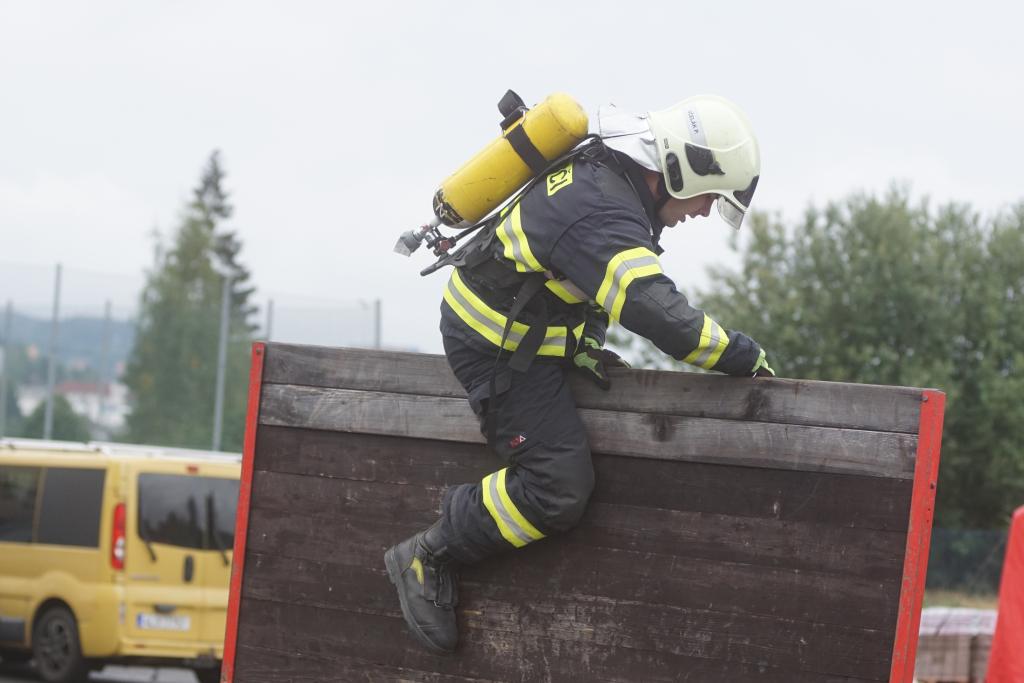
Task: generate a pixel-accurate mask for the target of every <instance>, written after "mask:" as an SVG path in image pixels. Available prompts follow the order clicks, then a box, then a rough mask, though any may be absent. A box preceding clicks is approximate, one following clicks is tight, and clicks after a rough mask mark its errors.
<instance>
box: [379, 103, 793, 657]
mask: <svg viewBox="0 0 1024 683" xmlns="http://www.w3.org/2000/svg"><path fill="white" fill-rule="evenodd" d="M598 130H599V135H600V138H601V139H600V141H598V142H594V143H593V144H589V145H584V146H583V147H582V149H581V151H580V152H579V153H578V154H576V155H575V156H573V157H571V158H570V159H569V160H568V161H567V162H566V163H565V164H564V165H562V166H560V167H558V168H555V169H554V170H551V171H550V172H548V173H547V174H546V176H544V177H542V178H540V179H539V182H537V183H535V184H534V185H533V186H532V187H531V188H530V189H529V190H528V191H527V192H525V193H524V194H523V195H521V196H520V197H519V198H518V199H517V200H516V201H514V202H512V203H511V204H510V205H508V206H507V207H505V208H504V209H503V210H502V211H501V212H499V214H498V215H497V216H496V217H495V218H494V219H493V220H492V221H491V222H490V223H489V225H488V226H487V227H485V228H484V229H483V230H481V232H480V234H479V235H477V237H476V238H475V239H474V241H473V243H471V244H470V247H469V248H468V251H469V253H470V254H471V257H468V258H466V259H463V261H462V262H461V265H460V266H459V267H457V268H455V269H454V270H453V271H452V275H451V279H450V280H449V282H448V284H447V287H446V289H445V292H444V300H443V302H442V304H441V333H442V336H443V341H444V349H445V353H446V355H447V358H448V362H449V364H450V365H451V368H452V370H453V372H454V373H455V376H456V377H457V378H458V380H459V381H460V382H461V384H462V386H463V387H464V388H465V390H466V393H467V394H468V397H469V402H470V405H471V406H472V408H473V411H474V412H475V413H476V415H477V416H478V417H479V418H480V420H481V429H482V431H483V433H484V435H485V436H486V437H487V441H488V444H489V446H490V447H491V449H492V450H493V451H495V452H496V453H497V455H498V456H499V458H500V459H501V461H502V463H503V466H502V467H501V469H499V470H497V471H496V472H493V473H492V474H489V475H487V476H486V477H484V478H483V480H482V481H479V482H474V483H467V484H461V485H458V486H455V487H452V488H450V489H449V490H448V491H446V493H445V495H444V498H443V501H442V506H441V518H440V519H439V520H438V521H437V522H436V523H434V524H433V525H432V526H431V527H429V528H428V529H426V530H425V531H423V532H421V533H418V534H416V535H414V536H413V537H411V538H409V539H407V540H405V541H403V542H402V543H399V544H398V545H396V546H394V547H392V548H390V549H389V550H388V551H387V553H386V554H385V564H386V567H387V571H388V575H389V578H390V580H391V581H392V583H394V584H395V585H396V587H397V589H398V596H399V601H400V604H401V608H402V614H403V616H404V617H405V620H406V622H407V623H408V625H409V628H410V630H411V631H412V633H413V635H414V636H415V637H416V638H417V639H418V640H419V641H420V642H422V643H423V645H425V646H426V647H428V648H429V649H431V650H433V651H435V652H451V651H453V650H454V649H455V647H456V644H457V641H458V629H457V626H456V618H455V607H456V605H457V603H458V586H457V577H456V568H457V567H458V566H459V565H462V564H469V563H475V562H478V561H480V560H482V559H484V558H486V557H490V556H493V555H496V554H498V553H502V552H504V551H507V550H511V549H515V548H521V547H523V546H526V545H528V544H530V543H533V542H534V541H539V540H541V539H543V538H545V537H548V536H552V535H555V534H557V533H559V532H563V531H566V530H568V529H570V528H572V527H573V526H574V525H575V524H576V523H577V522H578V521H579V519H580V517H581V516H582V515H583V512H584V509H585V508H586V505H587V500H588V498H589V496H590V493H591V491H592V489H593V486H594V471H593V467H592V465H591V458H590V448H589V446H588V444H587V435H586V432H585V430H584V428H583V424H582V422H581V421H580V418H579V415H578V414H577V411H576V404H575V402H574V400H573V396H572V394H571V392H570V390H569V385H568V383H567V373H568V371H569V370H570V369H573V368H575V369H577V370H579V371H582V372H585V373H587V374H588V375H589V376H590V377H591V378H592V379H593V380H594V381H595V382H597V383H598V385H600V386H601V387H602V388H605V389H607V388H608V385H609V380H608V374H607V368H608V367H612V366H616V365H625V363H624V362H623V361H622V360H621V359H620V358H619V357H618V356H617V355H616V354H615V353H613V352H611V351H608V350H606V349H604V348H603V347H604V341H605V330H606V328H607V326H608V324H609V321H610V320H615V321H616V322H618V323H619V324H621V325H622V326H624V327H626V328H627V329H629V330H632V331H633V332H635V333H637V334H639V335H641V336H643V337H645V338H647V339H649V340H650V341H651V342H653V343H654V344H655V345H656V346H657V347H658V348H659V349H661V350H662V351H663V352H665V353H666V354H668V355H669V356H671V357H673V358H675V359H678V360H682V361H685V362H687V363H690V364H693V365H697V366H699V367H701V368H704V369H706V370H714V371H719V372H724V373H727V374H730V375H739V376H748V377H754V376H762V375H774V372H773V371H772V370H771V368H770V367H769V366H768V364H767V362H766V360H765V353H764V351H763V350H762V349H761V347H760V346H759V345H758V344H757V343H756V342H754V340H752V339H751V338H750V337H748V336H746V335H744V334H743V333H742V332H737V331H733V330H728V329H726V328H724V327H723V326H722V325H720V324H719V323H718V322H716V321H715V320H714V319H712V318H711V317H710V316H709V315H708V314H707V313H705V312H704V311H701V310H698V309H696V308H694V307H692V306H690V304H689V303H688V302H687V299H686V297H684V296H683V295H682V294H680V293H679V292H678V291H677V290H676V287H675V285H674V284H673V282H672V280H671V279H669V277H668V276H667V275H666V274H665V273H664V272H663V271H662V268H661V263H660V262H659V260H658V255H659V254H660V253H661V252H662V249H661V248H660V247H659V240H660V237H661V233H662V230H663V229H664V228H665V227H666V226H672V225H676V224H678V223H681V222H684V221H686V220H687V219H688V218H696V217H699V216H707V215H709V212H710V210H711V207H712V205H713V204H717V206H718V211H719V212H720V214H721V216H722V218H723V219H724V220H725V221H726V222H727V223H729V224H730V225H731V226H732V227H734V228H737V229H738V228H739V227H740V223H741V222H742V220H743V217H744V214H745V213H746V211H747V209H748V208H749V206H750V201H751V197H752V196H753V194H754V189H755V188H756V187H757V181H758V174H759V172H760V155H759V151H758V145H757V140H756V138H755V136H754V133H753V130H752V129H751V126H750V124H749V122H748V121H747V119H746V117H745V116H744V115H743V113H742V112H741V111H740V110H739V109H738V108H737V107H736V106H735V105H734V104H733V103H731V102H729V101H728V100H725V99H723V98H721V97H717V96H710V95H704V96H697V97H691V98H689V99H686V100H684V101H682V102H680V103H679V104H677V105H675V106H673V107H671V108H669V109H666V110H662V111H656V112H649V113H647V114H629V113H625V112H620V111H619V110H616V109H614V108H611V107H609V108H602V110H601V111H600V112H599V121H598ZM472 255H475V256H472Z"/></svg>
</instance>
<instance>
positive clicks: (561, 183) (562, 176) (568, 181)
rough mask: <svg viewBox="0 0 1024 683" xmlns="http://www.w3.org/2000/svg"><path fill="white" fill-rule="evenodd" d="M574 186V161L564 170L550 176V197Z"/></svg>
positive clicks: (548, 182) (563, 168) (548, 181)
mask: <svg viewBox="0 0 1024 683" xmlns="http://www.w3.org/2000/svg"><path fill="white" fill-rule="evenodd" d="M569 185H572V160H571V159H570V160H569V163H568V164H566V165H565V166H563V167H562V168H560V169H558V170H557V171H554V172H553V173H549V174H548V179H547V186H548V196H549V197H550V196H551V195H553V194H554V193H556V192H558V191H559V190H561V189H562V188H563V187H568V186H569Z"/></svg>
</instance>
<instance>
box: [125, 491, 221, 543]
mask: <svg viewBox="0 0 1024 683" xmlns="http://www.w3.org/2000/svg"><path fill="white" fill-rule="evenodd" d="M237 505H238V481H237V480H234V479H219V478H215V477H194V476H187V475H180V474H140V475H139V518H138V524H139V536H140V537H141V538H142V539H143V540H146V541H150V542H152V543H165V544H167V545H175V546H179V547H182V548H196V549H216V548H221V549H225V550H230V549H231V547H232V546H233V545H234V535H235V508H236V507H237Z"/></svg>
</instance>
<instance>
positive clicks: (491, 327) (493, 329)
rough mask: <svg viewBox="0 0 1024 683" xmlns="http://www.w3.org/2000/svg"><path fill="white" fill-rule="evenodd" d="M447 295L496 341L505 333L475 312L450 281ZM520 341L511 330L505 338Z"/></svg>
mask: <svg viewBox="0 0 1024 683" xmlns="http://www.w3.org/2000/svg"><path fill="white" fill-rule="evenodd" d="M448 293H449V294H451V295H452V296H453V297H455V300H456V301H458V302H459V303H460V304H462V308H463V309H464V310H465V311H466V313H468V314H469V315H470V316H472V317H473V320H475V321H476V322H477V323H479V324H480V325H482V326H484V327H486V328H487V329H489V330H490V331H491V332H493V333H494V334H495V335H497V337H498V339H501V335H502V334H504V333H505V328H504V327H502V326H501V325H499V324H498V323H496V322H494V321H493V320H491V319H490V318H488V317H487V316H486V315H484V314H483V313H481V312H480V311H478V310H476V308H474V307H473V305H472V304H471V303H469V302H468V301H466V298H465V297H464V296H462V292H460V291H459V290H458V288H457V287H456V286H455V285H454V283H452V281H451V280H449V281H448ZM506 320H507V318H506ZM522 340H523V335H521V334H519V333H518V332H516V331H515V330H513V329H511V328H510V329H509V331H508V337H506V338H505V341H506V343H508V342H513V343H516V344H518V343H519V342H521V341H522ZM562 343H563V344H564V343H565V337H562Z"/></svg>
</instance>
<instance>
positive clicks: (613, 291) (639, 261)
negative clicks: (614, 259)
mask: <svg viewBox="0 0 1024 683" xmlns="http://www.w3.org/2000/svg"><path fill="white" fill-rule="evenodd" d="M650 265H658V257H657V256H655V255H653V254H650V255H646V256H641V257H640V258H635V259H632V260H630V261H623V262H622V263H620V264H619V267H618V268H616V269H615V274H614V275H613V276H612V286H611V288H610V289H609V290H608V293H607V294H606V295H605V297H604V301H602V302H601V306H602V307H603V308H604V310H606V311H608V312H609V313H610V312H611V310H612V306H613V305H614V304H615V299H616V298H618V296H619V286H620V285H621V284H622V278H623V276H624V275H625V274H626V273H628V272H629V270H630V269H631V268H640V267H641V266H650Z"/></svg>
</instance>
